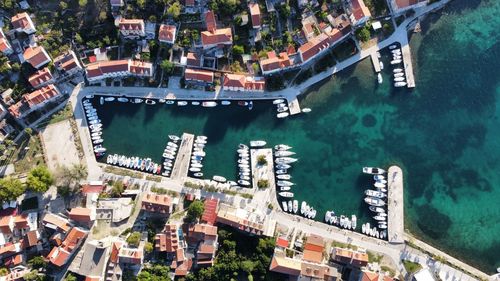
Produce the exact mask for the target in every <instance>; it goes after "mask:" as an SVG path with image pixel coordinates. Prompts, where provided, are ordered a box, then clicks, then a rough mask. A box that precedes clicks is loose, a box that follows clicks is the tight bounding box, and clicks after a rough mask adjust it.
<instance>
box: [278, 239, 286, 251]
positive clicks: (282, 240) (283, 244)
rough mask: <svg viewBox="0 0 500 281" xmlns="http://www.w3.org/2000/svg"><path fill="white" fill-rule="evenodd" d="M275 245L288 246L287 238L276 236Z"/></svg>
mask: <svg viewBox="0 0 500 281" xmlns="http://www.w3.org/2000/svg"><path fill="white" fill-rule="evenodd" d="M276 247H280V248H283V249H284V248H288V240H286V238H283V237H276Z"/></svg>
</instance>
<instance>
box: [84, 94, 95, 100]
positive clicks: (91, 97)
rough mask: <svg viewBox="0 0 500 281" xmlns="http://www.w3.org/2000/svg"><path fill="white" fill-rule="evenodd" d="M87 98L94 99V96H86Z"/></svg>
mask: <svg viewBox="0 0 500 281" xmlns="http://www.w3.org/2000/svg"><path fill="white" fill-rule="evenodd" d="M85 98H87V99H93V98H94V95H86V96H85Z"/></svg>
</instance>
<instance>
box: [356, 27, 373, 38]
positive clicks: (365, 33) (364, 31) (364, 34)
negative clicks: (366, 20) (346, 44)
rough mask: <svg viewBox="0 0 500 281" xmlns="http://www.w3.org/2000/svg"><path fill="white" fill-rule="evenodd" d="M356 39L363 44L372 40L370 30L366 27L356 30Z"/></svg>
mask: <svg viewBox="0 0 500 281" xmlns="http://www.w3.org/2000/svg"><path fill="white" fill-rule="evenodd" d="M356 38H358V39H359V40H361V42H366V41H368V40H370V30H369V29H368V28H367V27H366V26H365V27H363V28H360V29H358V30H356Z"/></svg>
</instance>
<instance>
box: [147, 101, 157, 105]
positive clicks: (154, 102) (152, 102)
mask: <svg viewBox="0 0 500 281" xmlns="http://www.w3.org/2000/svg"><path fill="white" fill-rule="evenodd" d="M145 103H146V104H149V105H154V104H156V101H154V100H146V101H145Z"/></svg>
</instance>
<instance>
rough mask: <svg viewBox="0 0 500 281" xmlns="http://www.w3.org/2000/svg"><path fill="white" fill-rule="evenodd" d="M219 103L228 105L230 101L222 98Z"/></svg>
mask: <svg viewBox="0 0 500 281" xmlns="http://www.w3.org/2000/svg"><path fill="white" fill-rule="evenodd" d="M220 104H222V105H230V104H231V102H230V101H228V100H223V101H221V102H220Z"/></svg>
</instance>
